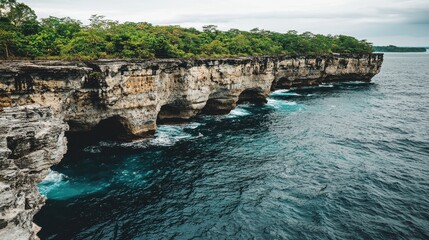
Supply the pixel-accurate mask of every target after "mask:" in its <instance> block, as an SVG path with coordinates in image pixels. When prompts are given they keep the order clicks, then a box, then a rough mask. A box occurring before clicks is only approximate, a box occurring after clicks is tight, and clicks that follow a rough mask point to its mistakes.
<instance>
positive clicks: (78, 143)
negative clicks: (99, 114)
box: [66, 116, 133, 150]
mask: <svg viewBox="0 0 429 240" xmlns="http://www.w3.org/2000/svg"><path fill="white" fill-rule="evenodd" d="M68 124H69V126H70V130H69V131H68V132H66V137H67V141H68V148H69V150H70V149H75V148H81V147H84V146H88V145H91V144H94V143H96V142H98V141H100V140H129V139H131V138H132V136H133V135H132V132H131V126H130V124H129V122H128V120H127V119H126V118H123V117H120V116H113V117H110V118H106V119H103V120H101V121H100V122H99V123H98V124H97V125H95V126H94V127H93V128H91V129H87V127H86V126H83V125H82V124H79V123H76V122H74V121H69V122H68Z"/></svg>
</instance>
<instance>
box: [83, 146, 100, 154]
mask: <svg viewBox="0 0 429 240" xmlns="http://www.w3.org/2000/svg"><path fill="white" fill-rule="evenodd" d="M83 151H84V152H89V153H100V152H101V147H100V146H88V147H86V148H84V149H83Z"/></svg>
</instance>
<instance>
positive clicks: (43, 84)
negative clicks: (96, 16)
mask: <svg viewBox="0 0 429 240" xmlns="http://www.w3.org/2000/svg"><path fill="white" fill-rule="evenodd" d="M382 61H383V55H382V54H366V55H351V54H349V55H344V54H342V55H339V54H338V55H322V56H301V57H289V56H279V57H253V58H248V57H246V58H227V59H198V60H183V59H158V60H104V61H103V60H100V61H93V62H63V61H4V62H1V65H0V121H1V122H0V193H1V194H0V236H2V237H3V236H6V237H7V238H8V239H28V238H33V237H35V232H36V231H35V230H37V227H36V226H35V225H34V224H33V223H32V222H31V219H32V217H33V215H34V214H35V213H36V212H37V211H38V210H39V208H40V207H41V206H42V205H43V202H44V199H43V197H41V196H40V194H39V193H38V190H37V187H36V184H37V183H38V182H39V181H41V179H43V178H44V177H45V176H46V174H47V171H48V168H49V167H50V166H51V165H53V164H56V163H57V162H58V161H60V159H61V157H62V155H63V154H64V153H65V151H66V140H65V137H64V132H65V131H66V129H67V128H68V127H69V128H70V131H71V132H75V133H76V132H88V131H90V130H93V131H96V132H98V133H100V134H101V133H102V134H105V135H106V136H105V137H115V138H120V139H132V138H136V137H143V136H147V135H148V134H150V133H152V132H153V131H154V130H155V128H156V123H157V121H178V120H186V119H189V118H192V117H194V116H196V115H197V114H200V113H203V114H226V113H228V112H229V111H231V110H232V109H233V108H234V107H235V106H236V104H237V103H238V102H246V101H249V102H253V103H264V102H266V97H267V96H268V94H269V93H270V91H272V90H275V89H281V88H294V87H303V86H313V85H319V84H324V83H332V82H341V81H367V82H368V81H370V80H371V78H372V77H373V76H374V75H375V74H377V73H378V72H379V71H380V67H381V64H382ZM66 123H68V126H67V124H66ZM106 129H109V130H108V131H105V130H106ZM2 237H0V238H2Z"/></svg>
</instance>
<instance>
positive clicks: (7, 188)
mask: <svg viewBox="0 0 429 240" xmlns="http://www.w3.org/2000/svg"><path fill="white" fill-rule="evenodd" d="M66 130H67V125H66V124H65V123H64V122H63V121H61V120H60V119H57V118H55V117H53V115H52V110H51V109H50V108H49V107H41V106H35V105H29V106H21V107H15V108H7V109H4V110H3V111H2V112H0V239H34V238H36V235H35V234H36V233H37V232H38V229H39V228H38V226H36V225H35V224H34V223H33V222H32V219H33V216H34V215H35V214H36V213H37V212H38V211H39V209H40V208H41V207H42V206H43V203H44V202H45V198H44V197H42V196H41V195H40V194H39V191H38V190H37V186H36V184H37V183H38V182H40V181H41V180H42V179H43V178H45V177H46V175H47V173H48V169H49V167H50V166H52V165H54V164H57V163H58V162H59V161H60V160H61V158H62V156H63V154H64V153H65V152H66V149H67V144H66V143H67V142H66V139H65V137H64V132H65V131H66Z"/></svg>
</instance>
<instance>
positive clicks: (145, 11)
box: [21, 0, 429, 45]
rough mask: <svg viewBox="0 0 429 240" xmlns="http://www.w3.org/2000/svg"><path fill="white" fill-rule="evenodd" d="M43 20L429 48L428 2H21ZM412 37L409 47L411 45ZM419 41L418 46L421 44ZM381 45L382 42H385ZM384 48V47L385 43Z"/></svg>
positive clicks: (91, 0)
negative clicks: (103, 20) (333, 37)
mask: <svg viewBox="0 0 429 240" xmlns="http://www.w3.org/2000/svg"><path fill="white" fill-rule="evenodd" d="M21 1H23V2H25V3H26V4H28V5H29V6H30V7H32V8H34V9H35V10H36V13H37V14H38V15H39V16H41V17H48V16H49V15H53V16H59V17H65V16H70V17H72V18H77V19H79V20H81V21H83V22H84V23H85V22H86V23H87V22H88V21H87V19H88V18H89V17H90V16H91V15H92V14H101V15H105V16H106V17H107V18H109V19H113V20H119V21H122V22H123V21H136V22H143V21H145V22H151V23H153V24H161V25H168V24H174V25H182V26H186V27H196V28H200V27H201V26H203V25H206V24H215V25H219V27H220V28H221V29H230V28H240V29H243V30H249V29H251V28H254V27H259V28H263V29H267V30H273V31H278V32H286V31H288V30H290V29H295V30H298V31H300V32H304V31H312V32H315V33H324V34H327V33H331V34H350V35H355V36H357V37H360V38H365V39H369V40H370V41H371V39H376V41H380V39H383V36H392V35H395V36H402V37H400V38H395V39H400V40H398V42H395V41H396V40H395V39H389V38H387V37H386V42H387V41H391V42H393V43H392V44H397V45H413V44H421V43H422V41H423V42H424V41H428V43H426V45H429V30H428V29H429V27H428V26H429V14H428V13H429V1H428V0H324V1H320V0H282V1H279V0H264V1H261V0H228V1H219V0H181V1H175V0H157V1H153V0H125V1H122V2H118V1H117V0H104V1H103V3H100V2H99V1H96V0H73V1H72V0H62V1H57V0H37V1H36V0H21ZM407 37H408V38H409V41H407V40H406V39H407ZM416 39H418V41H416ZM380 42H381V41H380ZM383 43H384V42H383Z"/></svg>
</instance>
